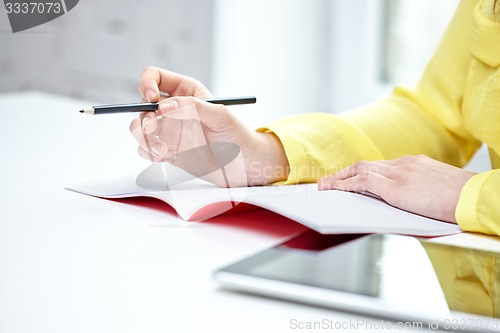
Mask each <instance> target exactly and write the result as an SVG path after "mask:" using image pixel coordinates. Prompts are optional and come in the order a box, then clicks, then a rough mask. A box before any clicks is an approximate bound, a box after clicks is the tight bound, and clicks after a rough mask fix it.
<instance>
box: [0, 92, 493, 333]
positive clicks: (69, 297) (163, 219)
mask: <svg viewBox="0 0 500 333" xmlns="http://www.w3.org/2000/svg"><path fill="white" fill-rule="evenodd" d="M88 105H89V103H88V102H84V101H78V100H72V99H68V98H62V97H56V96H53V95H48V94H42V93H36V92H31V93H13V94H4V95H0V147H1V149H0V153H1V161H2V162H1V164H0V165H1V166H0V171H1V173H0V177H1V178H0V332H2V333H11V332H12V333H13V332H37V333H42V332H47V333H49V332H50V333H58V332H61V333H62V332H64V333H66V332H73V333H74V332H93V333H97V332H120V333H125V332H162V333H165V332H174V333H178V332H297V331H300V330H298V329H292V328H291V327H290V321H291V320H292V319H296V320H299V321H321V320H323V319H328V320H335V321H340V322H348V321H349V320H372V321H374V322H379V321H378V320H375V319H368V318H363V317H360V316H357V315H353V314H347V313H342V312H335V311H331V310H328V309H321V308H315V307H312V306H307V305H300V304H293V303H288V302H284V301H279V300H273V299H266V298H260V297H255V296H250V295H243V294H237V293H231V292H227V291H223V290H220V289H218V288H217V286H216V284H215V283H214V282H213V281H212V279H211V274H212V272H213V271H214V270H215V269H216V268H218V267H220V266H223V265H226V264H228V263H230V262H233V261H236V260H238V259H240V258H242V257H243V256H245V255H248V254H251V253H254V252H257V251H260V250H261V249H264V248H266V247H269V246H271V245H273V244H276V243H277V242H279V241H280V240H281V239H283V238H284V237H285V236H287V235H290V234H292V233H294V232H295V231H297V230H299V229H300V228H301V227H300V226H298V225H296V224H291V223H290V222H286V221H285V220H284V219H280V218H276V221H273V223H272V224H271V223H268V222H270V221H267V218H268V217H270V216H271V215H270V214H266V213H265V212H252V213H245V214H246V215H245V216H247V219H246V220H244V221H240V222H236V221H235V220H234V218H233V217H231V216H225V217H219V218H217V219H215V220H214V221H213V222H210V223H206V222H204V223H185V222H182V221H179V220H178V219H177V218H176V217H175V215H172V214H171V213H169V212H166V211H162V210H157V209H151V208H146V207H141V206H138V205H129V204H123V203H120V202H114V201H107V200H101V199H96V198H91V197H88V196H84V195H80V194H76V193H73V192H69V191H66V190H64V186H66V185H68V184H71V183H74V182H78V181H84V180H94V179H96V178H104V177H112V176H113V175H114V174H117V173H119V174H123V173H124V172H128V171H130V173H137V172H139V171H141V170H142V169H143V168H144V167H146V166H147V165H148V162H147V161H142V160H141V159H139V157H138V156H137V154H136V144H135V142H134V140H133V138H132V136H131V135H130V134H129V132H128V124H129V122H130V120H131V119H132V117H133V116H132V115H119V116H108V117H106V116H101V117H90V116H84V115H81V114H79V113H78V112H77V111H78V110H79V109H81V108H83V107H85V106H88ZM255 220H257V222H255ZM437 241H446V242H458V243H462V244H468V245H471V246H476V245H478V244H479V245H481V246H483V247H489V248H492V249H496V250H498V251H500V242H499V241H498V240H497V239H496V238H494V237H484V236H479V235H470V234H467V235H458V236H453V237H444V238H440V239H438V240H437ZM406 331H411V330H406ZM414 331H415V332H417V331H418V332H421V331H422V330H414Z"/></svg>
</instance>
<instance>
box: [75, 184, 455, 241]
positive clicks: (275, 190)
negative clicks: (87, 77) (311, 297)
mask: <svg viewBox="0 0 500 333" xmlns="http://www.w3.org/2000/svg"><path fill="white" fill-rule="evenodd" d="M138 184H140V185H141V186H140V185H138ZM165 188H166V187H162V188H159V187H158V186H156V187H155V186H154V184H151V186H148V185H147V184H144V182H141V181H139V178H137V179H136V177H133V176H130V177H123V178H120V179H115V180H109V181H108V180H106V181H99V182H94V183H85V184H78V185H73V186H69V187H67V189H68V190H71V191H75V192H79V193H82V194H87V195H91V196H96V197H101V198H130V197H151V198H156V199H159V200H161V201H164V202H165V203H167V204H169V205H170V206H172V208H174V209H175V210H176V211H177V213H178V215H179V217H180V218H182V219H184V220H187V221H200V220H205V219H208V218H210V217H214V216H216V215H220V214H223V213H226V212H228V211H232V210H238V208H239V207H241V205H242V204H250V205H254V206H257V207H261V208H264V209H268V210H270V211H273V212H276V213H278V214H281V215H283V216H285V217H288V218H290V219H292V220H294V221H297V222H299V223H301V224H303V225H305V226H307V227H309V228H311V229H314V230H316V231H318V232H320V233H324V234H338V233H394V234H405V235H415V236H442V235H450V234H455V233H459V232H461V230H460V228H459V227H458V226H457V225H455V224H451V223H446V222H440V221H436V220H433V219H430V218H426V217H423V216H419V215H415V214H412V213H408V212H406V211H402V210H400V209H397V208H394V207H392V206H390V205H388V204H387V203H385V202H384V201H382V200H380V199H377V198H374V197H370V196H366V195H361V194H355V193H349V192H341V191H318V190H317V185H316V184H302V185H287V186H262V187H242V188H220V187H216V186H214V185H212V184H209V183H207V182H204V181H201V180H199V179H195V180H192V179H191V180H187V181H180V182H177V184H172V183H171V184H169V186H168V190H167V189H165ZM234 218H235V219H236V218H238V215H237V214H235V215H234Z"/></svg>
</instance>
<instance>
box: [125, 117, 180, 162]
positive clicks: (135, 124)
mask: <svg viewBox="0 0 500 333" xmlns="http://www.w3.org/2000/svg"><path fill="white" fill-rule="evenodd" d="M130 132H131V133H132V135H133V136H134V138H135V139H136V140H137V142H138V143H139V155H140V156H141V157H143V158H145V159H148V160H151V161H152V162H159V161H165V160H168V159H170V158H171V157H172V155H173V152H171V151H169V149H168V146H167V144H166V143H165V142H163V141H162V140H161V139H160V138H159V137H157V136H155V135H148V134H145V133H144V131H143V129H142V127H141V124H140V120H139V118H136V119H134V120H133V121H132V123H131V124H130Z"/></svg>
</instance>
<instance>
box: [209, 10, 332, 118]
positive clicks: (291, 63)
mask: <svg viewBox="0 0 500 333" xmlns="http://www.w3.org/2000/svg"><path fill="white" fill-rule="evenodd" d="M326 8H328V0H308V1H303V0H287V1H283V0H252V1H248V0H216V1H215V29H214V38H215V40H214V43H215V44H214V52H215V53H214V65H213V73H214V75H213V85H212V86H213V90H214V92H215V94H216V95H248V94H254V95H256V96H257V99H258V102H257V105H255V106H251V107H244V108H242V107H239V110H241V111H238V112H237V114H239V116H240V117H241V118H243V119H244V120H245V121H246V122H247V123H248V124H250V126H258V125H262V124H263V123H265V122H267V121H270V120H272V119H276V118H279V117H282V116H285V115H289V114H296V113H302V112H310V111H324V110H323V109H322V105H321V100H322V98H323V96H324V94H325V91H324V89H325V86H324V85H323V82H324V80H325V76H326V75H327V73H325V70H324V68H325V64H326V60H327V57H328V45H327V44H326V43H325V33H326V29H325V21H326V19H327V16H326V14H327V12H326V11H325V9H326ZM256 119H258V120H259V121H258V122H257V121H256Z"/></svg>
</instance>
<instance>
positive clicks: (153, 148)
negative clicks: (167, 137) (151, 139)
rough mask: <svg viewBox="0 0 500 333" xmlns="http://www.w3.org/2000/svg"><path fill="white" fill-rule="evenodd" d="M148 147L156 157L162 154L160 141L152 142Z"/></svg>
mask: <svg viewBox="0 0 500 333" xmlns="http://www.w3.org/2000/svg"><path fill="white" fill-rule="evenodd" d="M149 149H150V150H151V152H152V153H153V154H155V155H156V156H158V157H162V154H163V145H162V144H161V143H155V144H152V145H151V146H150V147H149Z"/></svg>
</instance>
